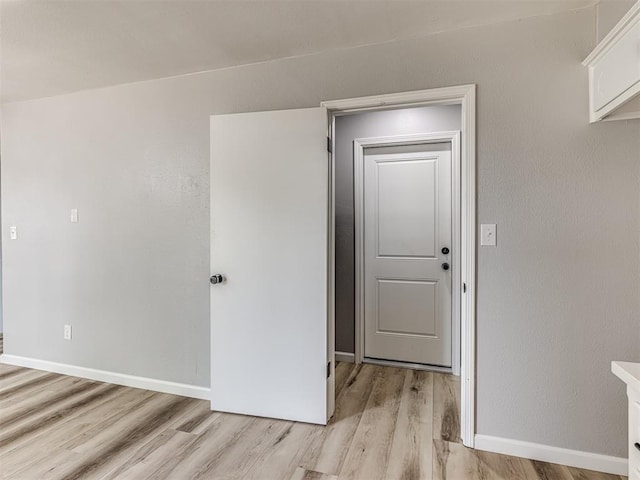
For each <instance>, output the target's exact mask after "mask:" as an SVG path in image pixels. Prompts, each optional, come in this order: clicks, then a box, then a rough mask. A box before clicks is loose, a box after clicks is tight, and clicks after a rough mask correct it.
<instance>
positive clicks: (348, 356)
mask: <svg viewBox="0 0 640 480" xmlns="http://www.w3.org/2000/svg"><path fill="white" fill-rule="evenodd" d="M335 355H336V362H347V363H356V360H355V355H354V354H353V353H350V352H338V351H336V352H335Z"/></svg>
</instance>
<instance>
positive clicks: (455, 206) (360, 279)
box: [353, 131, 462, 375]
mask: <svg viewBox="0 0 640 480" xmlns="http://www.w3.org/2000/svg"><path fill="white" fill-rule="evenodd" d="M433 143H446V144H450V145H451V163H452V165H451V180H452V185H451V196H452V201H451V239H452V245H451V264H452V265H453V268H452V277H451V285H452V292H451V293H452V296H451V321H452V323H451V367H450V368H448V367H438V368H437V369H433V370H437V371H449V372H452V373H453V374H454V375H460V298H461V295H462V283H461V282H460V274H461V271H460V267H461V262H460V251H461V241H460V180H461V179H460V132H459V131H450V132H437V133H419V134H411V135H394V136H389V137H370V138H357V139H355V140H354V141H353V180H354V218H355V263H356V268H355V287H356V288H355V307H356V308H355V362H356V363H362V362H363V361H364V358H365V352H364V320H365V319H364V205H363V201H364V197H363V195H364V183H363V180H364V149H365V148H368V147H392V146H404V145H428V144H433ZM427 369H430V368H429V367H427Z"/></svg>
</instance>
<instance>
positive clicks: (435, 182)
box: [363, 144, 452, 367]
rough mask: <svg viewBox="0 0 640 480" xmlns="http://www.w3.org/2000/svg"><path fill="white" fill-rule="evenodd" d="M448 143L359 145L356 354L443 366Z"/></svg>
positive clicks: (446, 348)
mask: <svg viewBox="0 0 640 480" xmlns="http://www.w3.org/2000/svg"><path fill="white" fill-rule="evenodd" d="M451 181H452V177H451V148H450V144H431V145H429V144H426V145H419V146H406V147H391V148H390V147H385V148H367V149H365V152H364V182H363V185H364V356H365V358H371V359H381V360H393V361H402V362H411V363H421V364H429V365H438V366H445V367H450V366H451V358H452V357H451V350H452V346H451V330H452V315H451V298H452V297H451V296H452V291H451V285H452V282H451V265H450V264H449V262H450V259H451V252H450V249H451V247H452V245H451V239H452V230H451V227H452V219H451V213H452V210H451V201H452V184H451Z"/></svg>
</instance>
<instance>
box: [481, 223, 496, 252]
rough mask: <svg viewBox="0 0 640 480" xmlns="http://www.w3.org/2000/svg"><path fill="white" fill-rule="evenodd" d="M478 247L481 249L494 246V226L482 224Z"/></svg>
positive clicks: (492, 224)
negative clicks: (481, 247) (480, 246)
mask: <svg viewBox="0 0 640 480" xmlns="http://www.w3.org/2000/svg"><path fill="white" fill-rule="evenodd" d="M480 245H482V246H483V247H495V246H496V224H495V223H483V224H482V225H480Z"/></svg>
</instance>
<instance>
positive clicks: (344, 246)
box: [335, 105, 461, 353]
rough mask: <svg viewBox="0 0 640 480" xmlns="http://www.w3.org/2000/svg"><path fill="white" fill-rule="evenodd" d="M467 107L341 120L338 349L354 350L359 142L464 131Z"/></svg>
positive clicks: (338, 126)
mask: <svg viewBox="0 0 640 480" xmlns="http://www.w3.org/2000/svg"><path fill="white" fill-rule="evenodd" d="M460 125H461V107H460V106H459V105H451V106H431V107H421V108H411V109H408V110H386V111H381V112H366V113H361V114H357V115H345V116H340V117H336V131H335V149H336V150H335V161H336V177H335V178H336V180H335V182H336V199H335V201H336V247H335V248H336V350H337V351H339V352H351V353H353V352H354V335H355V333H354V328H355V325H354V317H355V227H354V211H353V140H354V139H356V138H367V137H383V136H389V135H406V134H410V133H431V132H445V131H451V130H460Z"/></svg>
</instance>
